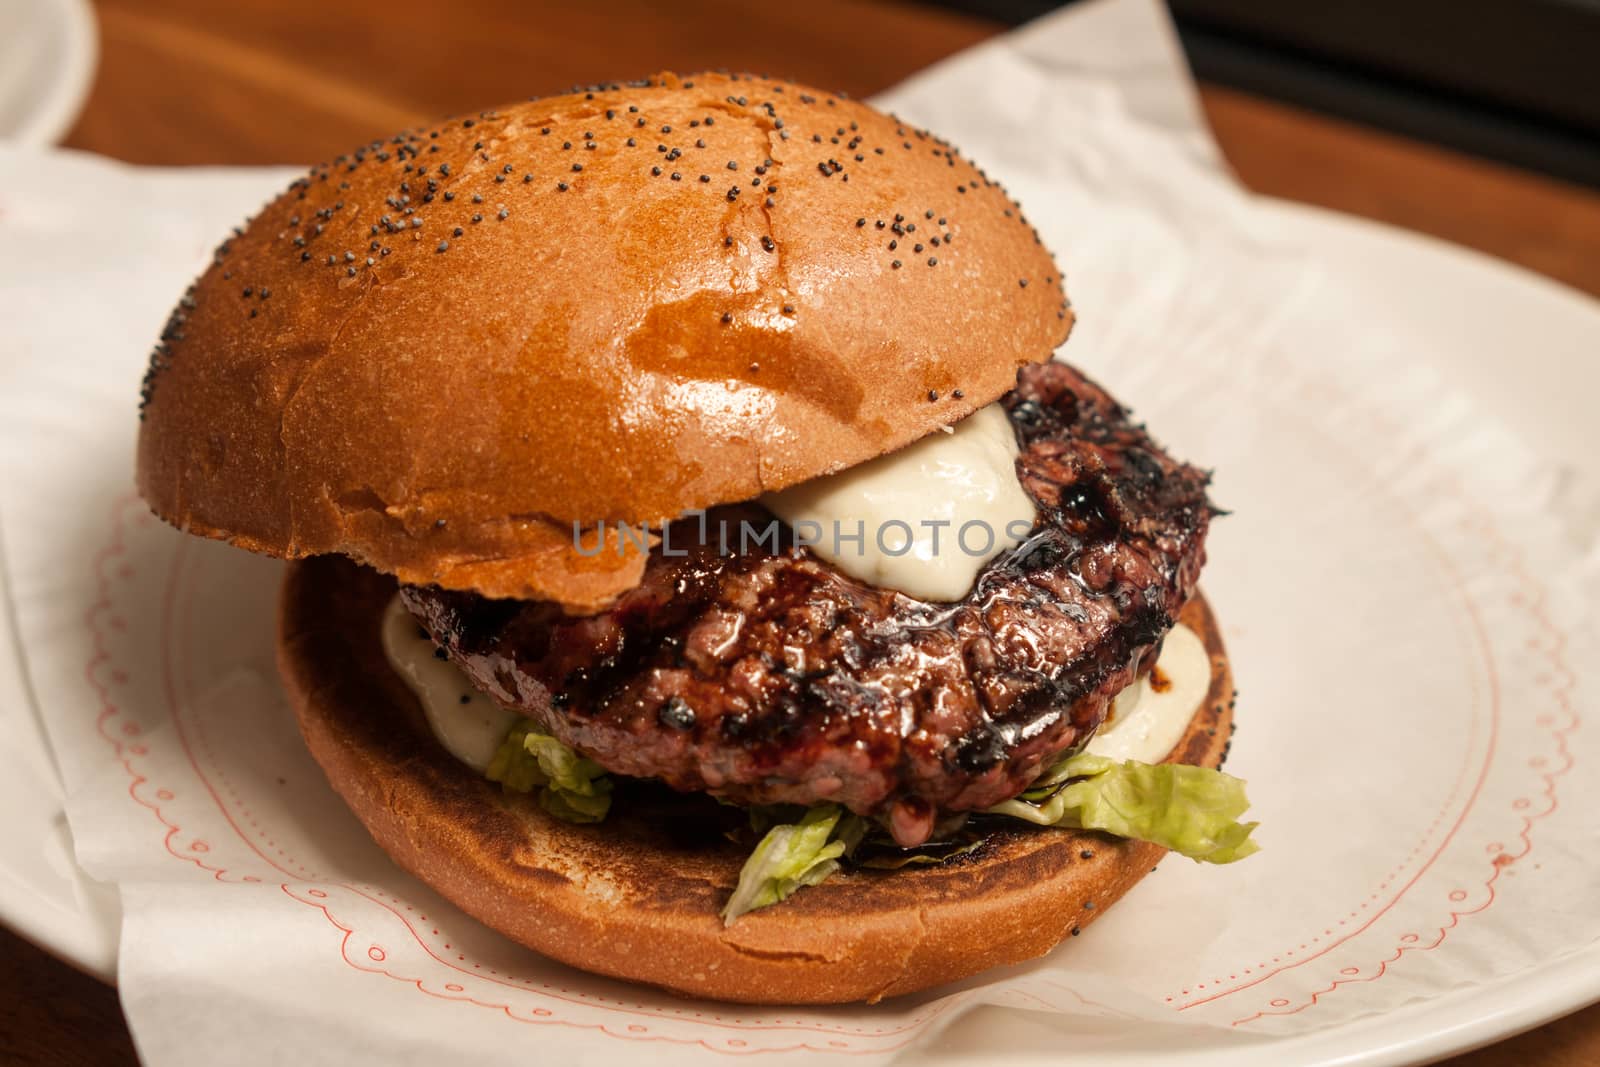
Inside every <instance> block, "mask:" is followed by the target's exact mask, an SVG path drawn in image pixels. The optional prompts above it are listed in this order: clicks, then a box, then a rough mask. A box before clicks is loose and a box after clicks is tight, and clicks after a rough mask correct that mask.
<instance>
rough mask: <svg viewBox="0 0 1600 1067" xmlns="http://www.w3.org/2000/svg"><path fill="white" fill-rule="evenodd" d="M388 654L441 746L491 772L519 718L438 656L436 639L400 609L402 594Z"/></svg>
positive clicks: (386, 628)
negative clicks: (475, 686) (497, 755)
mask: <svg viewBox="0 0 1600 1067" xmlns="http://www.w3.org/2000/svg"><path fill="white" fill-rule="evenodd" d="M383 652H384V655H386V656H388V657H389V665H390V666H391V667H393V668H394V669H395V672H396V673H397V674H399V675H400V677H402V678H404V679H405V681H406V684H407V685H409V686H410V687H411V691H412V692H413V693H415V694H416V695H417V701H418V702H419V703H420V704H421V705H422V710H423V712H424V714H426V715H427V716H428V725H429V726H430V727H432V728H433V735H434V736H435V737H437V738H438V739H439V743H440V744H442V745H444V747H445V748H446V749H448V750H449V752H450V754H451V755H452V756H454V757H455V758H456V759H458V760H460V761H461V762H462V763H465V764H466V765H467V766H469V767H471V768H473V769H474V770H476V771H477V772H478V773H479V774H482V773H483V772H484V771H486V770H488V769H489V761H490V760H491V759H493V758H494V754H495V750H496V749H498V748H499V747H500V742H501V741H503V740H505V736H506V731H507V730H509V729H511V726H512V724H513V723H515V722H516V721H517V718H518V716H517V715H516V714H515V713H514V712H510V711H506V710H505V709H504V708H502V707H500V706H499V705H498V704H496V703H495V702H494V701H492V700H490V699H489V698H488V697H486V696H484V695H483V694H482V693H480V692H478V691H477V690H476V689H474V688H473V686H472V683H471V682H469V681H467V679H466V676H465V675H463V674H462V673H461V671H460V670H459V669H458V668H457V667H456V666H455V664H453V663H451V662H450V661H449V660H443V659H439V658H438V657H437V656H435V655H434V654H433V653H434V644H433V641H432V639H431V638H429V637H428V636H427V635H426V634H424V633H423V632H422V630H421V627H419V626H418V625H417V620H416V619H414V618H412V617H411V613H410V612H409V611H407V610H406V609H405V605H404V604H402V603H400V597H399V594H396V595H395V598H394V599H393V600H391V601H390V602H389V608H388V610H387V611H385V612H384V615H383ZM463 697H465V698H466V699H465V700H463V699H462V698H463Z"/></svg>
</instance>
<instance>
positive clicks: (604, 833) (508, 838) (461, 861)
mask: <svg viewBox="0 0 1600 1067" xmlns="http://www.w3.org/2000/svg"><path fill="white" fill-rule="evenodd" d="M394 592H395V583H394V580H393V579H392V578H389V577H386V576H384V575H380V574H377V573H376V572H373V571H371V570H367V569H365V568H363V567H361V566H359V565H357V564H355V563H352V562H350V561H348V560H346V559H344V558H342V557H318V558H314V559H310V560H306V561H303V562H300V563H296V564H293V565H291V567H290V568H289V573H288V577H287V579H286V580H285V585H284V591H283V600H282V609H281V617H280V624H279V637H278V640H279V646H278V658H279V666H280V669H281V671H282V673H283V678H284V682H285V685H286V686H287V688H288V692H289V697H290V700H291V702H292V703H293V705H294V708H295V712H296V714H297V716H298V718H299V721H300V728H301V730H302V732H303V733H304V734H305V738H306V743H307V744H308V745H309V746H310V749H311V753H312V755H313V756H315V757H316V759H317V762H318V763H320V764H321V765H322V767H323V770H324V771H326V772H327V775H328V780H329V782H331V783H332V784H333V787H334V789H335V790H337V791H338V792H339V794H340V795H341V796H342V797H343V798H344V800H345V802H346V803H347V804H349V805H350V808H351V810H352V811H354V812H355V814H356V816H357V817H358V818H360V819H361V821H362V822H363V823H365V824H366V827H367V830H368V831H369V832H370V833H371V834H372V836H373V838H374V839H375V840H376V841H377V842H378V844H379V845H381V846H382V847H383V848H384V850H385V851H387V852H388V853H389V855H391V856H393V857H394V859H395V861H396V862H398V863H399V864H400V866H402V867H404V868H405V869H406V870H408V871H410V872H411V873H412V874H414V875H416V876H417V877H418V878H420V879H422V880H423V881H424V882H426V883H428V884H429V885H430V886H432V887H433V888H434V889H436V890H437V891H438V892H439V893H441V894H443V895H444V896H445V897H447V898H448V899H449V900H450V901H452V902H453V903H454V904H456V905H457V906H458V907H460V908H461V909H462V910H463V911H465V912H467V913H468V914H469V915H472V916H474V917H475V918H477V919H479V920H481V921H482V922H484V923H486V924H487V925H489V926H491V927H493V928H494V929H496V930H498V931H500V932H501V933H503V934H504V935H506V936H507V937H509V938H512V939H513V940H515V941H518V942H521V943H522V944H524V945H526V946H527V947H529V948H531V949H534V950H535V951H538V952H540V953H543V954H544V955H546V956H550V957H553V958H555V959H557V960H560V961H562V962H563V963H567V964H571V965H572V966H574V967H579V968H582V969H583V970H586V971H594V972H597V973H599V974H605V975H611V976H614V977H617V978H623V979H627V980H630V981H635V982H645V983H649V984H651V985H655V986H660V987H662V988H665V989H669V990H672V991H674V992H677V993H683V994H687V995H690V996H696V997H709V998H713V999H717V1000H728V1001H741V1002H745V1003H762V1004H835V1003H845V1002H850V1001H869V1002H870V1001H876V1000H880V999H882V998H884V997H891V996H896V995H898V994H901V993H910V992H914V991H916V990H919V989H926V988H928V987H930V986H936V985H940V984H942V983H945V982H952V981H955V980H957V979H961V978H965V977H967V976H969V975H973V974H976V973H978V972H979V971H984V970H987V969H989V968H991V967H998V966H1001V965H1004V964H1010V963H1017V962H1020V961H1022V960H1027V959H1031V958H1033V957H1035V956H1040V955H1043V954H1044V953H1046V952H1048V951H1050V949H1052V948H1054V947H1055V946H1056V945H1057V944H1058V943H1060V942H1061V941H1063V940H1065V939H1066V938H1068V937H1071V936H1074V935H1076V934H1077V933H1079V931H1081V930H1082V929H1083V928H1084V927H1087V926H1088V925H1089V923H1090V922H1092V921H1093V920H1094V919H1096V918H1098V917H1099V916H1101V915H1103V914H1105V911H1106V908H1107V907H1109V906H1110V905H1111V904H1112V903H1113V902H1114V901H1116V900H1117V899H1118V898H1119V897H1121V896H1122V895H1123V894H1124V893H1126V892H1127V891H1128V890H1129V889H1130V888H1131V887H1132V886H1133V884H1134V883H1135V882H1137V881H1138V880H1139V879H1140V878H1142V877H1144V875H1146V874H1148V873H1149V872H1150V871H1151V869H1152V868H1154V866H1155V864H1156V862H1157V861H1158V860H1160V859H1161V857H1162V856H1163V855H1165V850H1164V849H1162V848H1160V847H1159V846H1156V845H1152V844H1148V843H1146V842H1142V841H1128V840H1123V839H1120V838H1113V837H1108V836H1106V835H1103V834H1097V833H1084V832H1077V831H1067V830H1054V829H1037V828H1031V827H1029V828H1018V829H1015V830H1011V829H1004V830H1000V831H997V832H995V833H993V834H991V835H990V836H989V837H988V838H986V839H985V841H984V843H983V844H982V845H980V846H979V847H978V848H977V849H975V850H974V851H972V852H969V853H966V854H964V855H961V856H958V857H955V858H953V859H951V860H948V861H947V862H945V863H943V864H939V865H934V866H910V867H904V868H901V869H899V870H875V869H855V870H846V871H842V872H840V873H838V874H836V875H834V876H833V877H832V878H830V879H829V880H828V881H826V882H824V883H823V884H822V885H819V886H815V887H812V888H809V889H803V890H801V891H800V892H798V893H796V894H795V895H794V896H793V897H791V898H789V899H788V900H786V901H784V902H783V903H781V904H778V905H776V906H774V907H770V908H766V909H763V910H761V911H757V912H753V913H751V914H748V915H745V916H743V917H742V918H740V919H739V920H738V921H737V922H735V923H734V924H733V925H732V926H724V925H723V923H722V919H721V918H720V916H719V915H718V912H719V909H721V907H722V905H723V902H724V901H726V900H727V898H728V894H729V893H730V892H731V891H732V889H733V887H734V884H735V883H736V882H737V881H738V877H739V869H740V867H741V866H742V865H743V863H744V860H745V857H746V855H747V854H748V843H746V844H745V845H740V844H736V843H735V842H733V841H730V840H728V838H727V836H726V834H727V832H728V830H729V829H731V828H732V827H734V826H737V825H738V824H739V823H740V822H741V821H742V817H741V815H740V813H739V812H738V811H736V810H734V809H729V808H726V807H724V806H722V805H718V804H716V803H715V802H714V801H712V800H711V799H710V798H708V797H704V796H680V795H678V794H672V793H670V792H668V791H667V790H665V789H662V788H659V787H656V786H653V785H651V784H649V783H634V782H623V783H619V787H618V790H617V793H616V795H615V798H614V802H613V805H612V810H611V814H610V815H609V816H608V817H607V818H606V821H605V822H603V823H601V824H599V825H592V826H575V825H572V824H569V823H565V822H561V821H560V820H557V819H555V818H552V817H551V816H549V815H547V814H546V813H545V812H544V811H543V810H542V809H541V808H540V807H539V805H538V803H537V802H536V801H535V800H534V799H533V798H532V797H531V796H527V795H521V794H513V793H508V792H505V791H504V790H502V789H501V787H500V786H498V785H496V784H494V783H492V782H490V781H487V780H486V779H484V778H482V777H480V776H479V775H478V774H477V773H475V772H474V771H473V770H472V769H471V768H469V767H466V766H464V765H462V764H461V763H458V762H457V761H456V760H455V759H454V758H452V757H451V756H450V755H449V754H448V753H447V752H446V751H445V750H444V748H443V747H442V746H440V745H439V744H438V742H437V741H435V740H434V738H433V736H432V734H431V732H430V731H429V728H428V726H427V722H426V720H425V719H424V717H423V714H422V709H421V707H420V706H419V704H418V703H417V701H416V699H415V697H414V696H413V695H412V693H411V691H410V689H408V688H407V686H406V684H405V683H404V682H403V681H402V680H401V679H400V678H399V676H397V675H396V674H395V673H394V671H393V670H391V669H390V667H389V664H388V661H387V660H386V659H385V657H384V653H383V647H382V643H381V639H380V635H379V623H380V620H381V619H382V617H383V612H384V609H385V607H386V606H387V605H388V603H389V600H390V598H391V597H392V596H393V595H394ZM1182 621H1183V622H1185V623H1186V624H1188V625H1189V626H1190V627H1192V628H1193V629H1194V630H1195V631H1196V632H1197V633H1198V634H1199V635H1200V636H1201V638H1202V639H1203V640H1204V641H1205V644H1206V647H1207V649H1208V650H1209V651H1210V653H1211V666H1212V674H1211V689H1210V692H1209V693H1208V694H1207V697H1206V700H1205V702H1204V703H1203V704H1202V706H1201V707H1200V710H1199V711H1198V712H1197V713H1196V714H1195V717H1194V719H1193V720H1192V721H1191V722H1190V724H1189V728H1188V731H1187V732H1186V733H1185V734H1184V736H1183V739H1182V740H1181V741H1179V743H1178V745H1177V747H1176V748H1175V749H1174V751H1173V753H1172V756H1171V757H1170V760H1171V761H1173V762H1182V763H1193V764H1198V765H1200V766H1205V767H1216V766H1219V765H1220V764H1221V762H1222V758H1223V756H1224V754H1225V752H1226V750H1227V742H1228V737H1229V734H1230V733H1231V731H1232V703H1233V685H1232V678H1231V676H1230V674H1229V671H1228V661H1227V657H1226V655H1225V654H1224V652H1223V649H1222V643H1221V640H1220V639H1219V637H1218V634H1217V627H1216V621H1215V619H1214V618H1213V617H1212V615H1211V612H1210V610H1209V609H1208V608H1207V607H1206V605H1205V602H1204V601H1203V600H1202V599H1201V598H1200V597H1198V596H1197V597H1196V598H1195V599H1194V601H1193V602H1192V603H1191V604H1190V605H1189V606H1188V608H1186V609H1185V611H1184V614H1183V616H1182Z"/></svg>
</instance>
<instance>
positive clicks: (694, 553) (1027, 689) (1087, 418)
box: [403, 363, 1212, 845]
mask: <svg viewBox="0 0 1600 1067" xmlns="http://www.w3.org/2000/svg"><path fill="white" fill-rule="evenodd" d="M1003 403H1004V404H1005V407H1006V409H1007V411H1008V413H1009V415H1010V418H1011V422H1012V426H1013V428H1014V429H1015V430H1016V433H1017V437H1018V442H1019V444H1020V447H1021V454H1020V456H1019V457H1018V460H1017V468H1018V474H1019V476H1020V478H1021V480H1022V485H1023V487H1024V489H1025V490H1026V491H1027V492H1028V494H1029V495H1030V496H1031V497H1032V498H1033V500H1034V502H1035V504H1036V505H1037V507H1038V512H1039V516H1038V521H1037V523H1036V525H1035V527H1034V530H1033V532H1032V534H1031V535H1030V536H1029V537H1028V538H1027V539H1025V540H1024V541H1023V542H1022V543H1021V544H1020V545H1018V546H1017V547H1016V548H1015V549H1013V550H1012V551H1010V552H1007V553H1005V554H1003V555H1001V556H999V557H997V558H996V559H994V560H993V561H991V562H990V563H989V565H988V566H987V567H985V569H984V570H983V571H982V572H981V573H980V574H979V576H978V580H977V582H976V584H975V585H974V587H973V589H972V590H971V591H970V592H969V593H968V595H967V596H966V597H965V598H964V599H962V600H960V601H957V602H955V603H949V604H942V603H929V602H924V601H920V600H916V599H913V598H910V597H907V596H904V595H902V594H899V593H896V592H894V591H892V590H887V589H881V588H875V587H872V586H868V585H865V584H863V583H861V582H859V581H857V580H855V579H852V578H850V577H848V576H846V575H845V574H843V573H841V572H840V571H838V570H837V569H836V568H834V567H833V566H831V565H830V564H828V563H826V562H825V561H823V560H821V559H820V558H818V557H817V556H815V555H813V554H812V553H811V552H809V551H807V550H805V549H803V548H795V547H794V545H793V544H792V539H791V536H790V534H789V532H788V531H787V530H784V531H783V539H782V540H781V541H780V542H779V543H778V544H777V545H773V544H772V542H770V541H768V542H767V543H766V544H764V545H755V546H752V545H750V544H748V543H747V544H746V545H745V546H744V547H745V548H746V551H743V552H739V553H735V554H730V555H719V554H718V548H717V546H718V540H719V538H718V536H717V531H718V530H719V528H720V529H727V530H729V531H731V534H730V541H731V542H732V543H733V544H735V545H737V544H738V539H739V538H738V531H739V530H740V523H741V522H748V523H749V524H751V526H752V528H754V529H757V530H760V529H763V528H765V527H766V525H767V524H768V523H770V522H772V521H773V520H772V518H771V516H770V515H769V514H768V513H767V512H765V511H764V510H762V509H761V508H759V507H757V506H755V505H739V506H733V507H724V508H717V509H713V510H712V511H711V512H709V513H708V515H707V518H706V524H705V530H706V531H707V534H708V536H706V537H705V539H704V541H701V540H700V538H699V537H698V534H699V531H700V527H699V524H698V523H697V522H695V521H686V522H681V523H678V524H676V525H674V527H673V528H672V531H671V537H670V545H671V547H672V548H673V550H674V551H678V550H686V554H685V555H682V556H670V555H667V554H666V553H664V552H662V551H661V550H660V549H659V548H658V549H657V551H656V552H655V554H653V555H652V557H651V559H650V561H649V563H648V564H647V566H646V569H645V575H644V580H643V581H642V582H641V583H640V585H639V586H638V587H637V588H636V589H633V590H630V591H629V592H627V593H625V594H623V596H622V597H621V598H620V599H619V600H617V602H616V603H615V604H613V605H612V606H611V607H610V608H609V609H608V610H605V611H603V612H601V613H599V614H596V615H588V616H580V617H575V616H569V615H566V614H564V613H563V612H562V611H561V609H560V608H559V607H558V606H557V605H554V604H550V603H540V602H528V601H515V600H491V599H488V598H484V597H480V596H477V595H475V594H471V593H462V592H448V591H443V590H439V589H435V588H424V587H406V588H405V589H404V590H403V595H404V599H405V603H406V605H407V606H408V607H409V608H410V609H411V611H412V612H413V613H414V614H415V615H416V616H417V618H418V619H419V620H420V621H421V622H422V624H423V625H424V626H426V627H427V628H428V630H429V632H430V633H431V634H432V635H433V636H434V639H435V640H436V641H438V642H439V644H440V645H441V647H443V648H444V649H445V650H446V651H447V652H448V654H449V655H450V657H451V659H452V660H454V661H455V663H456V664H457V665H458V666H460V667H461V668H462V669H463V670H464V671H465V672H466V674H467V675H468V676H469V677H470V678H471V679H472V680H473V682H474V683H475V684H476V685H478V686H479V687H480V688H482V689H483V690H484V691H486V692H488V693H489V694H490V695H492V696H493V697H494V698H495V699H497V700H499V701H500V702H501V703H503V704H506V705H507V706H510V707H514V708H516V709H518V710H520V711H522V712H523V713H524V714H526V715H529V716H530V717H532V718H533V719H535V720H536V721H538V722H539V723H540V724H542V726H543V728H545V729H546V730H548V731H549V732H550V733H552V734H554V735H556V736H557V737H559V738H561V739H562V740H563V741H565V742H566V743H568V744H570V745H572V746H573V747H575V748H577V749H579V750H580V751H582V752H583V753H585V754H586V755H588V756H590V757H592V758H593V759H595V760H596V761H598V762H599V763H600V764H602V765H603V766H605V767H606V768H608V769H609V770H611V771H613V772H615V773H618V774H624V775H630V776H634V777H642V778H659V779H661V780H663V781H665V782H666V783H668V784H669V785H671V786H673V787H674V788H677V789H681V790H686V791H696V792H709V793H713V794H715V795H717V796H720V797H724V798H726V799H729V800H732V801H735V802H737V803H741V804H772V803H794V804H812V803H818V802H823V801H833V802H837V803H841V804H844V805H845V806H847V807H849V808H850V809H851V810H853V811H856V812H859V813H862V814H869V815H878V816H881V817H883V818H884V820H885V822H886V823H887V825H888V826H889V828H890V829H891V831H892V832H893V833H894V835H895V837H896V838H897V839H898V840H899V841H900V843H902V844H905V845H913V844H917V843H920V842H921V841H922V840H924V839H925V838H926V837H927V836H928V834H929V832H930V831H931V830H932V828H933V825H934V823H935V822H936V820H937V819H938V818H939V817H940V816H941V814H942V813H945V812H959V811H972V810H977V809H982V808H985V807H988V806H990V805H992V804H996V803H999V802H1000V801H1002V800H1006V799H1009V798H1011V797H1013V796H1015V795H1016V794H1017V793H1019V792H1021V791H1022V790H1023V789H1025V788H1026V787H1027V786H1028V784H1029V783H1031V782H1032V781H1033V779H1034V778H1036V777H1037V776H1038V774H1039V773H1040V772H1041V770H1043V768H1044V767H1046V766H1048V764H1049V763H1050V762H1051V761H1052V760H1053V759H1054V758H1055V757H1056V756H1057V755H1059V754H1060V753H1061V752H1063V751H1065V750H1067V749H1070V748H1072V747H1074V746H1076V745H1078V744H1081V743H1082V742H1083V741H1085V740H1087V739H1088V737H1089V736H1090V735H1091V734H1092V733H1093V732H1094V730H1095V729H1096V728H1097V727H1099V725H1100V724H1101V722H1102V721H1103V720H1104V718H1105V714H1106V710H1107V708H1108V706H1109V704H1110V701H1111V699H1112V698H1113V697H1114V696H1115V695H1116V694H1117V693H1118V692H1120V691H1121V690H1122V689H1123V688H1125V687H1126V686H1127V685H1128V684H1129V683H1130V682H1131V681H1132V680H1133V678H1134V677H1136V676H1137V674H1138V673H1139V672H1141V671H1142V670H1144V669H1147V668H1148V666H1149V664H1150V663H1153V662H1154V658H1155V656H1156V654H1157V653H1158V651H1159V647H1160V642H1161V639H1162V638H1163V637H1164V636H1165V634H1166V633H1167V631H1168V630H1169V629H1170V628H1171V626H1172V624H1173V620H1174V619H1175V618H1176V616H1177V614H1178V612H1179V611H1180V610H1181V609H1182V607H1183V605H1184V604H1185V603H1186V602H1187V601H1188V599H1189V597H1190V596H1191V595H1192V594H1193V592H1194V588H1195V583H1196V580H1197V579H1198V576H1199V572H1200V567H1201V564H1202V563H1203V562H1204V555H1205V553H1204V542H1205V534H1206V529H1207V526H1208V524H1209V522H1210V518H1211V515H1212V508H1211V505H1210V504H1209V502H1208V501H1207V499H1206V493H1205V489H1206V482H1207V476H1206V475H1205V474H1204V473H1203V472H1201V471H1199V470H1197V469H1195V468H1193V467H1190V466H1187V465H1185V464H1182V463H1179V462H1177V461H1175V460H1173V459H1172V458H1171V457H1170V456H1168V455H1167V454H1166V453H1165V452H1164V451H1162V450H1161V449H1160V448H1159V447H1158V446H1157V445H1156V444H1155V443H1154V442H1153V441H1152V440H1151V439H1150V437H1149V435H1148V434H1147V433H1146V432H1145V431H1144V428H1143V427H1142V426H1140V425H1137V424H1135V423H1133V422H1132V421H1130V420H1129V418H1128V415H1127V412H1126V411H1124V410H1123V408H1122V407H1121V406H1120V405H1118V404H1117V403H1116V401H1114V400H1113V399H1112V398H1111V397H1110V396H1109V395H1108V394H1107V393H1106V392H1105V391H1104V390H1102V389H1101V388H1099V387H1098V386H1096V385H1094V384H1093V383H1091V382H1090V381H1088V380H1087V379H1086V378H1084V377H1083V376H1082V375H1081V374H1079V373H1078V372H1077V371H1076V370H1074V369H1073V368H1071V367H1069V366H1067V365H1065V364H1062V363H1046V364H1038V365H1032V366H1027V367H1024V368H1023V369H1022V371H1021V372H1020V373H1019V375H1018V381H1017V387H1016V389H1015V390H1014V391H1013V392H1011V393H1009V394H1007V396H1006V397H1005V398H1004V400H1003ZM868 536H871V534H870V532H869V534H868ZM952 548H953V546H950V545H947V546H946V547H945V550H947V551H948V550H952ZM955 550H959V549H955Z"/></svg>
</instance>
